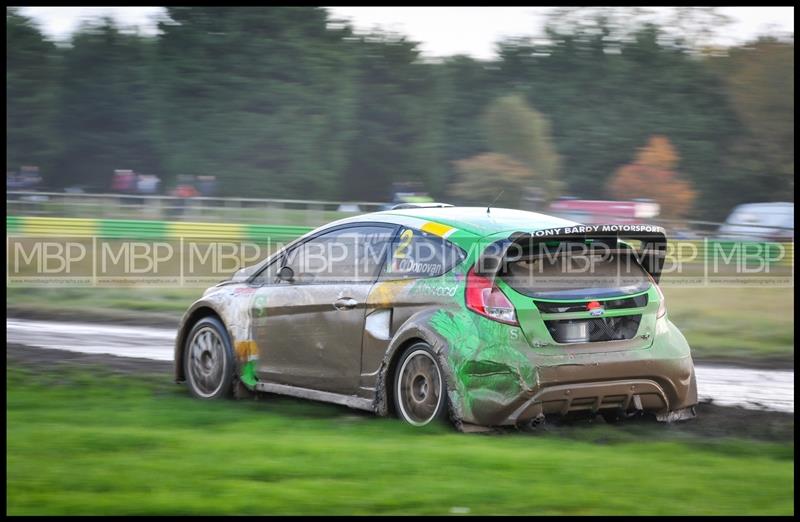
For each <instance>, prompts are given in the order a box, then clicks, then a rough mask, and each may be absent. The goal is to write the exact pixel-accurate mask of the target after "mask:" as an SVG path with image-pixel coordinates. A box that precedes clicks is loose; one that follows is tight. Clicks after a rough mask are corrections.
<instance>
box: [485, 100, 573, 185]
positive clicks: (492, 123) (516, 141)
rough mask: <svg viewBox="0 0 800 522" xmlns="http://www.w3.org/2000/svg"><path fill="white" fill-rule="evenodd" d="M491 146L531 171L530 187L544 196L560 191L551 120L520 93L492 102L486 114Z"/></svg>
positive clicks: (486, 128) (487, 139) (558, 162)
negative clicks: (551, 134)
mask: <svg viewBox="0 0 800 522" xmlns="http://www.w3.org/2000/svg"><path fill="white" fill-rule="evenodd" d="M484 128H485V132H486V142H487V145H488V146H489V150H490V151H492V152H496V153H498V154H504V155H506V156H508V157H509V158H511V159H513V160H514V161H517V162H519V163H521V164H523V165H524V166H525V167H527V169H528V170H529V171H530V172H531V176H530V178H529V182H528V188H535V189H538V190H539V191H540V192H541V193H542V195H543V196H544V197H545V198H552V197H555V196H557V195H558V193H559V192H560V189H561V183H560V182H559V180H558V175H559V166H560V158H559V157H558V154H557V153H556V150H555V147H554V146H553V142H552V139H551V137H550V122H549V121H547V118H545V116H544V115H543V114H542V113H540V112H539V111H537V110H536V109H534V108H533V107H531V106H530V105H528V103H526V101H525V98H523V97H522V96H519V95H510V96H503V97H501V98H498V99H497V100H495V101H494V102H492V103H491V104H490V105H489V107H488V109H487V110H486V114H485V116H484Z"/></svg>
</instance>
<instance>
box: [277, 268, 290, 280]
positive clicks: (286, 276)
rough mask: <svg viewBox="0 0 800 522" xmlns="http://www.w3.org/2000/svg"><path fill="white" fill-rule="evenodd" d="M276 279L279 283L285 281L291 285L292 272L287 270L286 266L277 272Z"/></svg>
mask: <svg viewBox="0 0 800 522" xmlns="http://www.w3.org/2000/svg"><path fill="white" fill-rule="evenodd" d="M278 279H280V280H281V281H286V282H287V283H291V282H292V281H294V270H292V269H291V268H289V267H288V266H284V267H282V268H281V269H280V270H279V271H278Z"/></svg>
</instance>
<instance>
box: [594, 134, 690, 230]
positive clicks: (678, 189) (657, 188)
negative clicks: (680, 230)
mask: <svg viewBox="0 0 800 522" xmlns="http://www.w3.org/2000/svg"><path fill="white" fill-rule="evenodd" d="M679 161H680V158H679V156H678V153H677V151H676V150H675V148H674V147H673V146H672V144H671V143H670V141H669V139H668V138H667V137H665V136H661V135H655V136H652V137H651V138H650V140H649V141H648V143H647V145H646V146H644V147H642V148H641V149H639V153H638V154H637V156H636V159H635V160H634V161H633V163H629V164H627V165H624V166H622V167H621V168H619V169H618V170H617V171H616V173H615V174H614V176H612V178H611V180H610V181H609V184H608V191H609V193H610V194H611V195H612V196H613V197H615V198H616V199H636V198H648V199H652V200H654V201H656V202H657V203H658V204H659V205H660V206H661V215H662V216H664V217H666V218H673V219H676V218H682V217H685V216H686V214H687V213H688V212H689V210H690V209H691V207H692V202H693V201H694V199H695V192H694V190H693V189H692V186H691V184H690V183H689V182H688V181H686V180H683V179H680V177H679V175H678V173H677V172H676V170H675V169H676V167H677V165H678V162H679Z"/></svg>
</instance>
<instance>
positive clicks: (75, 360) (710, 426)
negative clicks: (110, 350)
mask: <svg viewBox="0 0 800 522" xmlns="http://www.w3.org/2000/svg"><path fill="white" fill-rule="evenodd" d="M6 364H7V367H8V368H9V369H10V370H11V371H13V368H14V367H15V366H17V365H25V366H35V367H36V368H40V369H41V368H47V369H48V371H58V369H59V367H62V366H77V365H79V366H82V367H97V368H101V369H104V370H105V371H110V372H113V373H117V374H123V375H126V374H127V375H136V376H153V377H157V378H159V379H163V380H164V382H171V381H172V363H170V362H167V361H156V360H150V359H139V358H133V357H117V356H115V355H107V354H85V353H78V352H66V351H63V350H52V349H46V348H33V347H29V346H23V345H19V344H8V345H7V347H6ZM176 386H177V385H176ZM187 393H188V392H187ZM289 400H291V399H289ZM331 408H339V409H341V411H342V415H353V414H358V412H353V411H352V410H349V409H347V408H345V407H343V406H333V405H332V406H331ZM697 414H698V416H697V418H696V419H693V420H690V421H686V422H679V423H674V424H670V425H665V424H660V425H659V426H661V427H662V428H661V429H664V430H669V431H671V432H675V433H685V434H687V435H689V434H691V435H700V436H703V437H708V438H712V439H713V438H718V437H744V438H753V439H759V440H773V441H779V440H790V439H793V438H794V415H792V414H789V413H780V412H772V411H756V410H748V409H744V408H739V407H727V406H717V405H715V404H712V403H701V404H699V405H698V407H697ZM652 423H653V422H652V421H650V420H629V421H626V422H624V423H623V424H621V425H620V426H621V427H622V429H626V430H637V429H639V428H642V427H644V426H646V425H649V424H652ZM584 424H585V421H582V422H578V423H566V424H561V425H548V426H547V428H546V431H548V432H556V433H559V434H563V435H564V436H570V432H571V431H572V430H574V429H577V428H579V427H580V426H581V425H584Z"/></svg>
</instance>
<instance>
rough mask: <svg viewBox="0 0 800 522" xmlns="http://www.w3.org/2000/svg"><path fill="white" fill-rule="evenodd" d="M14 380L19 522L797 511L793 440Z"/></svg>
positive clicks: (14, 504) (10, 480)
mask: <svg viewBox="0 0 800 522" xmlns="http://www.w3.org/2000/svg"><path fill="white" fill-rule="evenodd" d="M101 371H102V370H101V369H97V370H94V371H92V370H91V369H86V368H84V369H82V370H73V369H62V368H59V371H58V372H52V373H49V374H43V373H41V372H34V371H32V370H30V369H28V368H26V367H13V368H10V369H9V370H8V373H7V392H8V403H7V423H8V428H7V437H8V442H7V466H8V468H7V475H6V478H7V491H6V493H7V510H8V514H203V513H209V514H347V513H373V514H386V513H402V514H409V513H433V514H437V513H438V514H448V513H464V512H468V513H470V514H479V513H492V514H605V513H613V514H628V515H633V514H792V513H793V511H794V501H793V490H794V471H793V461H794V449H793V446H792V444H791V442H785V443H767V442H756V441H743V440H742V441H737V440H725V441H721V440H711V439H708V438H706V439H701V438H697V437H694V436H686V435H685V434H684V435H683V436H676V435H675V434H672V435H670V434H669V430H665V429H663V425H660V424H656V425H653V426H651V427H647V428H646V429H644V430H643V431H642V430H639V432H636V431H630V430H622V429H620V428H618V427H614V426H598V427H587V428H586V429H585V430H580V435H579V436H577V437H571V438H564V437H559V436H557V435H554V434H540V435H529V434H508V435H499V436H498V435H492V436H487V435H467V434H460V433H455V432H453V431H452V430H449V429H447V428H445V427H438V426H437V427H433V428H429V429H422V430H418V429H413V428H411V427H408V426H405V425H403V424H401V423H400V422H399V421H396V420H393V419H386V418H377V417H373V416H371V415H367V414H360V413H354V412H352V411H351V410H347V409H346V408H342V407H336V406H328V405H322V404H315V403H310V402H303V401H297V400H291V399H283V398H277V397H273V396H267V397H265V398H263V399H262V400H259V401H220V402H211V403H209V402H201V401H197V400H193V399H191V398H189V396H188V393H187V391H186V390H185V389H184V388H182V387H179V386H177V385H173V384H172V383H169V382H166V378H164V377H159V378H155V377H147V378H145V377H132V376H107V375H100V372H101Z"/></svg>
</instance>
